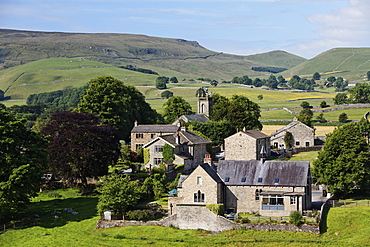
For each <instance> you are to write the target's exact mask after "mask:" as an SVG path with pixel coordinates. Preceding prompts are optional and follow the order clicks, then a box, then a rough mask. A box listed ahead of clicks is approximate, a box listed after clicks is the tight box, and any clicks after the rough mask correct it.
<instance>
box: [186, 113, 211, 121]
mask: <svg viewBox="0 0 370 247" xmlns="http://www.w3.org/2000/svg"><path fill="white" fill-rule="evenodd" d="M183 116H184V117H185V118H187V119H188V121H199V122H201V123H205V122H207V121H209V118H208V117H207V116H206V115H204V114H196V115H183ZM180 118H181V117H180Z"/></svg>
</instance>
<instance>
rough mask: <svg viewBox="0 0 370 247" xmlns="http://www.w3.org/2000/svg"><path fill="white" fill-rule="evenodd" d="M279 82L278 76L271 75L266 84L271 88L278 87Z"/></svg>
mask: <svg viewBox="0 0 370 247" xmlns="http://www.w3.org/2000/svg"><path fill="white" fill-rule="evenodd" d="M278 84H279V82H278V81H277V79H276V77H275V76H274V75H270V77H269V78H268V80H267V82H266V86H268V87H269V88H271V89H277V87H278Z"/></svg>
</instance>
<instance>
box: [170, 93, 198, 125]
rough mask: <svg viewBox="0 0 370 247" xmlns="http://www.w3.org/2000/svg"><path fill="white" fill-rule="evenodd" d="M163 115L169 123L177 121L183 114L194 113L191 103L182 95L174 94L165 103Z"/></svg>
mask: <svg viewBox="0 0 370 247" xmlns="http://www.w3.org/2000/svg"><path fill="white" fill-rule="evenodd" d="M163 107H164V114H163V117H164V119H165V120H166V122H167V123H173V122H175V121H176V120H177V119H178V117H180V116H181V115H189V114H193V111H192V108H191V106H190V104H189V103H188V102H187V101H186V100H184V98H183V97H180V96H172V97H171V98H169V99H168V100H167V102H165V103H164V104H163Z"/></svg>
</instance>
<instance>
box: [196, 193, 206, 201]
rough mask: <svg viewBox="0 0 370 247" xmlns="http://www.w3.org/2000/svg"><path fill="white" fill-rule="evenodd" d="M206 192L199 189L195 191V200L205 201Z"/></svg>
mask: <svg viewBox="0 0 370 247" xmlns="http://www.w3.org/2000/svg"><path fill="white" fill-rule="evenodd" d="M204 198H205V197H204V193H202V192H200V190H198V192H197V193H194V202H204Z"/></svg>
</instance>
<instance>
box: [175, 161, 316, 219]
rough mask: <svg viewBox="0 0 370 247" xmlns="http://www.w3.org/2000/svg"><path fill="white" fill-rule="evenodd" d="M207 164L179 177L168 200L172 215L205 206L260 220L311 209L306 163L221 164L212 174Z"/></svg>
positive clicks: (229, 162)
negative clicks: (180, 209)
mask: <svg viewBox="0 0 370 247" xmlns="http://www.w3.org/2000/svg"><path fill="white" fill-rule="evenodd" d="M209 160H210V159H208V161H206V160H205V162H208V163H204V164H202V165H199V166H198V167H197V168H196V169H195V170H194V171H193V172H192V173H191V174H190V175H188V176H185V175H182V176H181V177H180V181H179V184H178V188H177V190H178V191H177V196H173V197H169V208H171V213H172V214H174V213H176V210H177V208H178V207H184V206H191V205H207V204H224V207H225V209H226V211H227V212H235V213H240V212H249V213H259V214H260V215H262V216H287V215H289V214H290V213H291V212H292V211H301V212H303V211H304V210H308V209H310V208H311V197H312V191H311V183H312V179H311V172H310V164H309V162H308V161H265V160H264V159H261V160H221V161H219V163H218V165H217V170H216V168H215V167H214V166H213V165H210V164H209V162H210V161H209Z"/></svg>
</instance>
